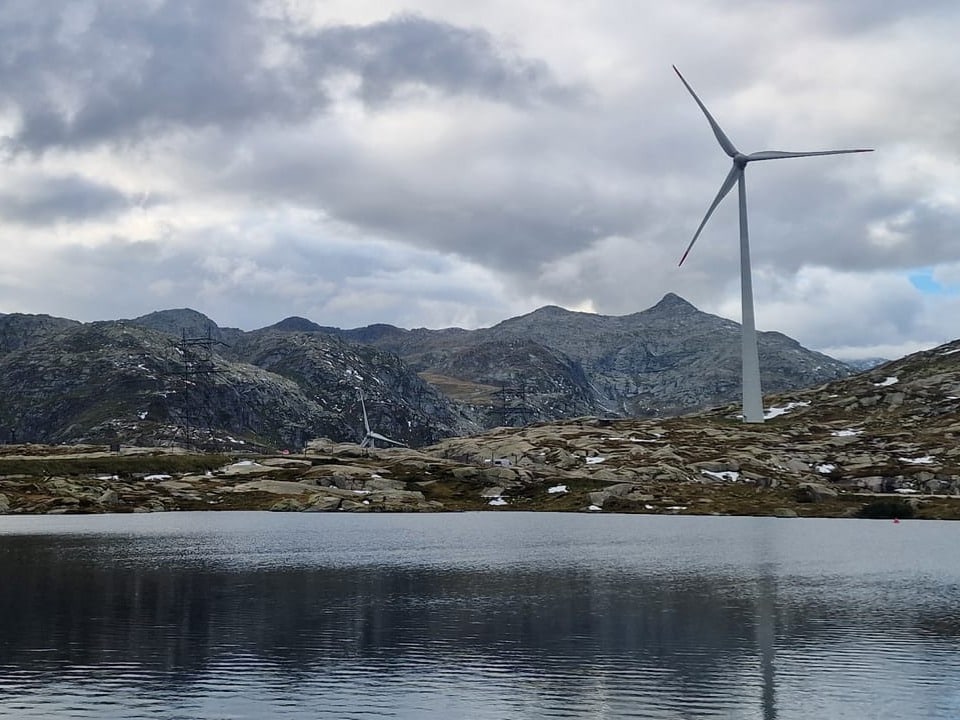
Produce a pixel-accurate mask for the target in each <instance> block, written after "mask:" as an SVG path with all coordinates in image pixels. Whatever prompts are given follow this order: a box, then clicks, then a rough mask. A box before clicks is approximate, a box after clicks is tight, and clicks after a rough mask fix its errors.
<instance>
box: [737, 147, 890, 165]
mask: <svg viewBox="0 0 960 720" xmlns="http://www.w3.org/2000/svg"><path fill="white" fill-rule="evenodd" d="M865 152H873V148H863V149H858V150H817V151H815V152H784V151H782V150H761V151H760V152H755V153H750V154H749V155H747V162H750V161H752V160H780V159H781V158H798V157H813V156H814V155H848V154H849V153H865Z"/></svg>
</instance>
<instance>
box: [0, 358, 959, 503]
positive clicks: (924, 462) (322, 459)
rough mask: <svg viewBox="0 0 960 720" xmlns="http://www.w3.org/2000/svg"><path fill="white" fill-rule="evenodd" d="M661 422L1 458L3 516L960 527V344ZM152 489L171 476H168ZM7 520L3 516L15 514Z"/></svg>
mask: <svg viewBox="0 0 960 720" xmlns="http://www.w3.org/2000/svg"><path fill="white" fill-rule="evenodd" d="M770 401H771V402H770V405H769V409H768V415H769V416H770V417H769V419H768V421H767V422H766V423H764V424H760V425H753V424H750V425H748V424H744V423H742V422H740V421H739V420H738V419H737V417H736V416H737V407H736V406H735V405H731V406H727V407H725V408H717V409H714V410H710V411H707V412H701V413H695V414H690V415H685V416H681V417H672V418H663V419H646V420H643V419H605V418H596V417H584V418H577V419H572V420H565V421H562V422H554V423H538V424H535V425H530V426H527V427H524V428H506V427H504V428H497V429H495V430H491V431H488V432H485V433H480V434H475V435H470V436H463V437H455V438H448V439H445V440H442V441H441V442H439V443H436V444H434V445H431V446H427V447H424V448H421V449H420V450H410V449H404V448H390V449H382V450H366V449H361V448H359V447H358V446H357V445H355V444H338V443H335V442H332V441H330V440H327V439H316V440H313V441H311V442H309V443H308V444H307V447H306V450H305V452H304V453H302V454H300V455H296V456H292V455H260V456H256V457H255V458H254V459H251V458H250V456H249V455H247V456H245V458H244V459H242V460H240V461H239V462H237V461H236V460H231V459H230V458H229V457H226V456H213V455H205V456H188V455H183V454H182V453H178V454H172V455H158V454H156V451H153V452H149V451H144V450H138V449H136V448H129V449H124V450H121V452H120V453H108V452H106V448H103V447H99V448H98V447H85V448H84V447H67V448H64V447H59V448H38V447H24V446H6V447H4V448H0V512H3V511H6V512H22V513H34V512H102V511H106V510H109V511H111V512H123V511H134V510H137V511H157V510H173V509H183V510H196V509H210V508H215V509H265V510H266V509H270V510H284V511H310V512H318V511H350V512H378V511H379V512H384V511H387V512H407V511H410V512H435V511H451V510H492V511H497V510H528V511H529V510H550V511H583V512H591V513H600V514H602V513H607V512H617V513H622V512H629V513H646V514H681V513H682V514H697V515H705V514H721V515H723V514H749V515H777V516H781V517H792V516H809V517H814V516H815V517H853V516H859V517H886V518H891V517H896V518H907V517H918V518H939V519H960V442H958V440H960V340H958V341H955V342H953V343H949V344H947V345H944V346H941V347H939V348H935V349H933V350H930V351H926V352H923V353H917V354H915V355H911V356H909V357H907V358H903V359H901V360H898V361H896V362H891V363H887V364H886V365H883V366H881V367H878V368H875V369H874V370H873V371H871V372H870V373H867V374H864V375H860V376H856V377H851V378H846V379H842V380H838V381H835V382H832V383H827V384H825V385H822V386H820V387H818V388H812V389H807V390H803V391H796V392H790V393H786V394H782V395H779V396H774V397H771V398H770ZM148 473H167V474H168V475H169V477H161V478H160V479H159V480H157V479H150V478H156V477H157V476H155V475H149V474H148ZM4 508H5V509H4Z"/></svg>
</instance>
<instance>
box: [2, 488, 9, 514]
mask: <svg viewBox="0 0 960 720" xmlns="http://www.w3.org/2000/svg"><path fill="white" fill-rule="evenodd" d="M8 512H10V500H9V499H8V498H7V496H6V495H4V494H3V493H0V514H2V513H8Z"/></svg>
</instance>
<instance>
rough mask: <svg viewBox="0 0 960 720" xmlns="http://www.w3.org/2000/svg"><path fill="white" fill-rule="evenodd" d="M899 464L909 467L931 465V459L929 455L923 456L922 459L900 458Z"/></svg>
mask: <svg viewBox="0 0 960 720" xmlns="http://www.w3.org/2000/svg"><path fill="white" fill-rule="evenodd" d="M900 461H901V462H905V463H910V464H911V465H932V464H933V457H932V456H931V455H924V456H923V457H915V458H905V457H902V458H900Z"/></svg>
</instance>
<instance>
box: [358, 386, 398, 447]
mask: <svg viewBox="0 0 960 720" xmlns="http://www.w3.org/2000/svg"><path fill="white" fill-rule="evenodd" d="M357 394H358V395H359V396H360V408H361V409H362V410H363V429H364V432H366V435H364V436H363V440H362V441H361V442H360V447H362V448H375V447H377V442H376V441H377V440H380V441H381V442H385V443H390V444H391V445H399V446H400V447H406V446H405V445H404V444H403V443H402V442H397V441H396V440H391V439H390V438H388V437H386V436H385V435H381V434H380V433H376V432H374V431H373V430H371V429H370V422H369V421H368V420H367V405H366V403H365V402H364V401H363V390H360V389H359V388H358V389H357Z"/></svg>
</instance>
